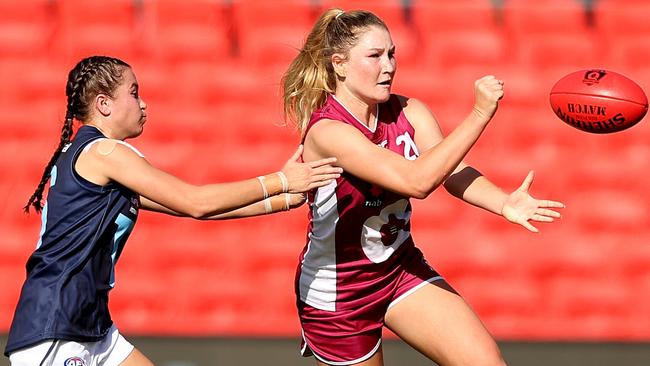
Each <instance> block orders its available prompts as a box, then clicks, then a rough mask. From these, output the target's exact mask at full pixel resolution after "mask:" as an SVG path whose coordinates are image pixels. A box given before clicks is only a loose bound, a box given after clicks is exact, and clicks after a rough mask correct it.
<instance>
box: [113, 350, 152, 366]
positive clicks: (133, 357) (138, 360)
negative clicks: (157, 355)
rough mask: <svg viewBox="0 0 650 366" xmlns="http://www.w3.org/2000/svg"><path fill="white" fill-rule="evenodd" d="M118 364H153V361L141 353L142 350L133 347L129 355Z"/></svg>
mask: <svg viewBox="0 0 650 366" xmlns="http://www.w3.org/2000/svg"><path fill="white" fill-rule="evenodd" d="M120 366H154V365H153V362H151V361H150V360H149V359H148V358H147V357H146V356H145V355H143V354H142V352H140V351H138V349H137V348H133V351H132V352H131V353H130V354H129V356H128V357H127V358H126V359H125V360H124V361H122V363H121V364H120Z"/></svg>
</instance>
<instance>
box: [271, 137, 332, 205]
mask: <svg viewBox="0 0 650 366" xmlns="http://www.w3.org/2000/svg"><path fill="white" fill-rule="evenodd" d="M302 150H303V145H300V146H298V149H297V150H296V152H295V153H294V154H293V156H291V158H289V160H288V161H287V162H286V163H285V164H284V166H283V167H282V172H283V173H284V175H285V176H286V177H287V183H288V186H289V190H288V192H289V193H301V192H307V191H310V190H312V189H314V188H318V187H322V186H326V185H328V184H330V183H331V182H332V180H333V179H337V178H338V177H340V176H341V173H342V172H343V169H341V168H339V167H335V166H333V165H332V164H334V163H336V158H327V159H321V160H316V161H310V162H308V163H303V162H302V159H301V157H300V155H301V154H302Z"/></svg>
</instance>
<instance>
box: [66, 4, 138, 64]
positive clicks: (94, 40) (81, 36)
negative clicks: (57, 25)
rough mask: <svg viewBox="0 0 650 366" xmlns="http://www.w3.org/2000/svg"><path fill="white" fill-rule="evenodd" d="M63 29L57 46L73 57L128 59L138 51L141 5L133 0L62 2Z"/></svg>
mask: <svg viewBox="0 0 650 366" xmlns="http://www.w3.org/2000/svg"><path fill="white" fill-rule="evenodd" d="M60 4H61V5H60V17H61V18H60V19H61V30H62V31H61V32H60V34H59V38H58V40H57V42H60V43H61V44H56V45H54V46H55V47H61V48H62V51H63V52H64V53H65V54H67V55H69V56H70V57H71V58H72V59H78V58H81V57H85V56H90V55H93V54H105V55H109V56H115V57H120V58H124V59H126V60H129V59H131V58H132V57H133V55H134V54H135V52H136V51H137V50H138V45H139V43H138V42H139V39H140V35H139V30H138V24H139V21H140V18H139V16H140V14H141V12H142V8H141V5H138V4H139V2H138V1H134V0H115V1H110V2H88V1H84V0H69V1H63V2H60Z"/></svg>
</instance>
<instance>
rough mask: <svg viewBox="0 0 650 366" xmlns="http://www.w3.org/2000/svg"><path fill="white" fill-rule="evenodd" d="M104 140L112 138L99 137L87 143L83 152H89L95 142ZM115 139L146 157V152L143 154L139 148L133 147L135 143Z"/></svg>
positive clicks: (140, 155)
mask: <svg viewBox="0 0 650 366" xmlns="http://www.w3.org/2000/svg"><path fill="white" fill-rule="evenodd" d="M102 140H110V139H108V138H99V139H97V140H93V141H91V142H90V143H89V144H88V145H86V147H84V149H83V152H84V153H85V152H87V151H88V149H90V147H91V146H93V144H95V143H97V142H99V141H102ZM113 141H115V142H117V143H118V144H122V145H124V146H126V147H128V148H129V149H131V150H133V152H135V153H136V154H138V156H139V157H141V158H144V154H142V153H141V152H140V151H139V150H138V149H136V148H135V147H133V145H131V144H129V143H128V142H126V141H122V140H113Z"/></svg>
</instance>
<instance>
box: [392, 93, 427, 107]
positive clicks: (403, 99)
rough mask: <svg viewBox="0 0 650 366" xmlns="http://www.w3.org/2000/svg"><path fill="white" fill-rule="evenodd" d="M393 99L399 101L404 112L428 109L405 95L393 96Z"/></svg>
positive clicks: (418, 101)
mask: <svg viewBox="0 0 650 366" xmlns="http://www.w3.org/2000/svg"><path fill="white" fill-rule="evenodd" d="M393 95H394V96H395V98H396V99H397V100H398V101H399V103H400V106H401V107H402V109H404V110H405V111H406V110H407V109H408V110H420V109H424V110H428V107H427V106H426V104H424V103H423V102H422V101H421V100H419V99H417V98H412V97H409V96H406V95H399V94H393Z"/></svg>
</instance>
